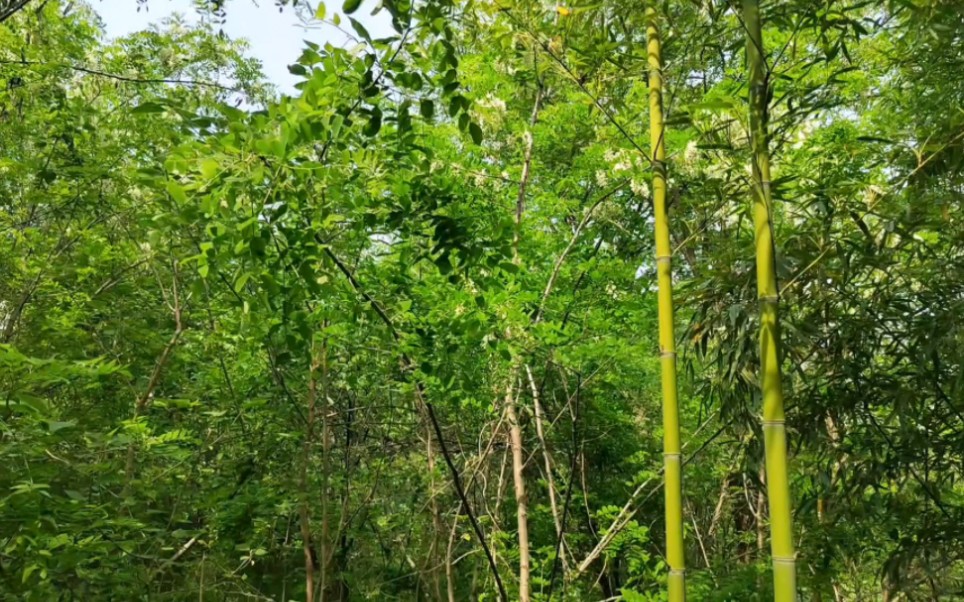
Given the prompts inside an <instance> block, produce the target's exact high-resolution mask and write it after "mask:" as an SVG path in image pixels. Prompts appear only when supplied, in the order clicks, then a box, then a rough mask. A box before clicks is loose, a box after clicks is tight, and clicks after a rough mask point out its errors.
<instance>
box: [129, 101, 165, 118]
mask: <svg viewBox="0 0 964 602" xmlns="http://www.w3.org/2000/svg"><path fill="white" fill-rule="evenodd" d="M164 110H165V107H164V105H162V104H161V103H158V102H142V103H141V104H139V105H137V106H136V107H134V108H133V109H131V113H132V114H134V115H142V114H145V113H163V112H164Z"/></svg>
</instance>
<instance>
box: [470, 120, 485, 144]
mask: <svg viewBox="0 0 964 602" xmlns="http://www.w3.org/2000/svg"><path fill="white" fill-rule="evenodd" d="M469 135H470V136H472V142H475V143H476V144H482V128H481V127H479V124H477V123H475V122H474V121H473V122H472V123H470V124H469Z"/></svg>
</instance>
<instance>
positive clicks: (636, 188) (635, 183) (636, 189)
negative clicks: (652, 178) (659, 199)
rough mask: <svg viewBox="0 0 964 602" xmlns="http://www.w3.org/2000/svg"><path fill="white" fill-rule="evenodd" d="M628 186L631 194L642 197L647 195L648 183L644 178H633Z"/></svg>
mask: <svg viewBox="0 0 964 602" xmlns="http://www.w3.org/2000/svg"><path fill="white" fill-rule="evenodd" d="M629 188H630V189H631V190H632V191H633V194H635V195H636V196H640V197H643V198H648V197H649V184H647V183H646V181H645V180H637V179H636V178H633V179H632V180H630V181H629Z"/></svg>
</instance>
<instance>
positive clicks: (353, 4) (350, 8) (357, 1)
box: [341, 0, 361, 15]
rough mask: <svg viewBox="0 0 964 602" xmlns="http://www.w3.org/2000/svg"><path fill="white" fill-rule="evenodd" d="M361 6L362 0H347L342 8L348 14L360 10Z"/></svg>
mask: <svg viewBox="0 0 964 602" xmlns="http://www.w3.org/2000/svg"><path fill="white" fill-rule="evenodd" d="M359 6H361V0H345V3H344V4H342V6H341V10H342V11H344V12H345V14H346V15H350V14H352V13H353V12H355V11H356V10H358V7H359Z"/></svg>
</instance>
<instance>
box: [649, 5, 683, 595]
mask: <svg viewBox="0 0 964 602" xmlns="http://www.w3.org/2000/svg"><path fill="white" fill-rule="evenodd" d="M646 17H647V19H646V40H647V46H648V49H647V54H648V57H649V59H648V61H649V129H650V137H651V140H652V149H651V150H652V164H653V212H654V215H655V221H656V224H655V230H656V274H657V285H658V288H659V292H658V295H657V298H658V310H659V360H660V367H661V371H662V384H663V462H664V466H665V474H664V479H665V487H664V491H665V496H666V561H667V564H668V565H669V576H668V578H667V589H668V594H669V602H684V601H685V600H686V576H685V560H684V556H683V485H682V480H683V476H682V462H681V457H680V456H681V454H680V436H679V402H678V400H677V386H676V339H675V335H674V333H673V267H672V260H673V249H672V246H671V244H670V238H669V219H668V217H667V215H666V145H665V142H664V137H665V131H664V125H663V71H662V70H663V66H662V57H661V56H660V39H659V29H658V27H657V19H658V18H657V14H656V9H655V8H653V7H648V8H647V9H646Z"/></svg>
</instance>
